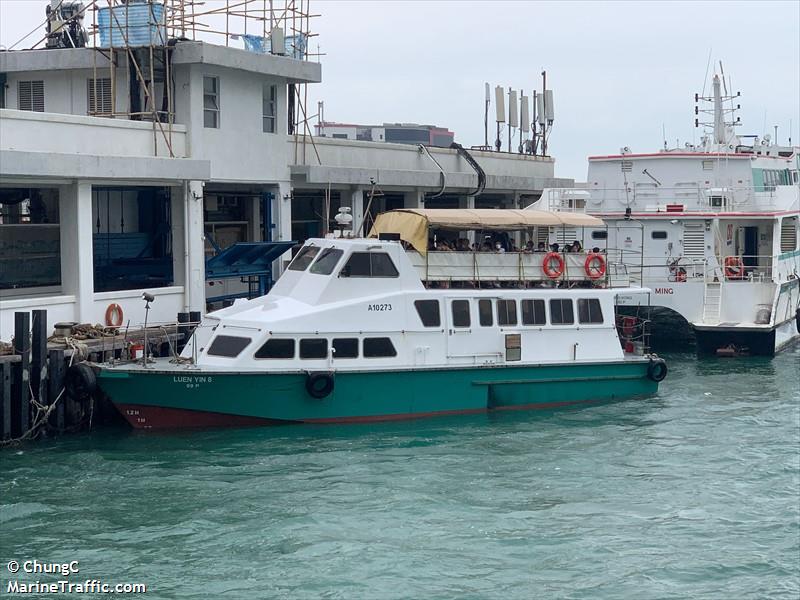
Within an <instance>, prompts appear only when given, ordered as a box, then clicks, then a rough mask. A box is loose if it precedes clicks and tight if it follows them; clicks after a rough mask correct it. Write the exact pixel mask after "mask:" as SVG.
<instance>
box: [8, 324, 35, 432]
mask: <svg viewBox="0 0 800 600" xmlns="http://www.w3.org/2000/svg"><path fill="white" fill-rule="evenodd" d="M30 329H31V315H30V313H26V312H16V313H14V354H16V355H17V356H19V357H20V360H19V362H17V363H14V367H13V376H12V380H11V435H12V436H14V437H20V436H22V435H23V434H25V433H27V431H28V429H29V428H30V423H31V406H30V387H29V385H30V375H31V373H30V361H31V332H30Z"/></svg>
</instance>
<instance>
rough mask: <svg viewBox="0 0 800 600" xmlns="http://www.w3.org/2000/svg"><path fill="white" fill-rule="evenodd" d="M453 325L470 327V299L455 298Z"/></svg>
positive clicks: (452, 307)
mask: <svg viewBox="0 0 800 600" xmlns="http://www.w3.org/2000/svg"><path fill="white" fill-rule="evenodd" d="M451 309H452V311H453V327H469V326H470V318H469V300H453V303H452V306H451Z"/></svg>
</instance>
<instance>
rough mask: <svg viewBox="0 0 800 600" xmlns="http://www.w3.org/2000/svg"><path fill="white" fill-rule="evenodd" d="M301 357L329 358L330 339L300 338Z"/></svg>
mask: <svg viewBox="0 0 800 600" xmlns="http://www.w3.org/2000/svg"><path fill="white" fill-rule="evenodd" d="M300 358H328V340H326V339H325V338H310V339H305V340H300Z"/></svg>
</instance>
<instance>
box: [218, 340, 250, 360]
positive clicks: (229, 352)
mask: <svg viewBox="0 0 800 600" xmlns="http://www.w3.org/2000/svg"><path fill="white" fill-rule="evenodd" d="M251 341H253V340H251V339H250V338H249V337H239V336H236V335H218V336H217V337H215V338H214V341H213V342H211V346H210V347H209V348H208V355H209V356H223V357H225V358H236V357H237V356H239V354H240V353H241V352H242V350H244V349H245V348H247V346H249V345H250V342H251Z"/></svg>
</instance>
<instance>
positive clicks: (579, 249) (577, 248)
mask: <svg viewBox="0 0 800 600" xmlns="http://www.w3.org/2000/svg"><path fill="white" fill-rule="evenodd" d="M572 251H573V252H583V246H581V243H580V242H579V241H578V240H575V241H574V242H572Z"/></svg>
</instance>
